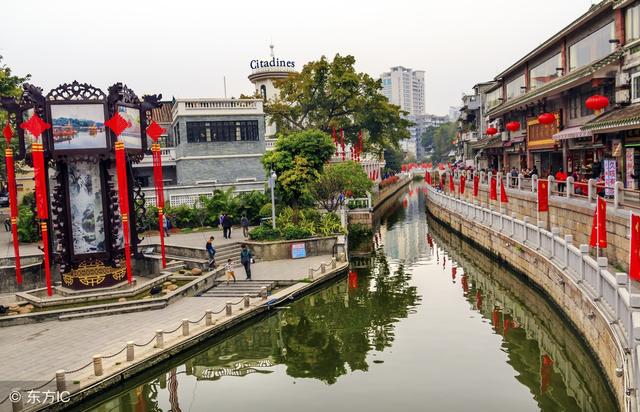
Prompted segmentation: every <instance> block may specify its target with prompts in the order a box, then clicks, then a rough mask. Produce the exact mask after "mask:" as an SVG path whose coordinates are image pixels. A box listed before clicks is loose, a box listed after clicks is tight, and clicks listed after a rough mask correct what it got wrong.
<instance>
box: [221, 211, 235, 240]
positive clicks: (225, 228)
mask: <svg viewBox="0 0 640 412" xmlns="http://www.w3.org/2000/svg"><path fill="white" fill-rule="evenodd" d="M231 226H233V221H232V220H231V216H229V215H228V214H227V213H225V214H224V215H223V216H222V233H223V235H224V238H225V239H231Z"/></svg>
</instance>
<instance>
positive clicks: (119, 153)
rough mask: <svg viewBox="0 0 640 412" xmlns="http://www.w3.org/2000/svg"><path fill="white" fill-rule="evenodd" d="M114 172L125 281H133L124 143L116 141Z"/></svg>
mask: <svg viewBox="0 0 640 412" xmlns="http://www.w3.org/2000/svg"><path fill="white" fill-rule="evenodd" d="M116 172H117V177H118V197H119V198H120V215H121V216H122V234H123V238H124V259H125V264H126V267H127V281H128V282H129V283H131V282H132V281H133V275H132V273H131V245H130V238H131V236H130V234H129V182H128V181H127V159H126V158H125V153H124V143H123V142H116Z"/></svg>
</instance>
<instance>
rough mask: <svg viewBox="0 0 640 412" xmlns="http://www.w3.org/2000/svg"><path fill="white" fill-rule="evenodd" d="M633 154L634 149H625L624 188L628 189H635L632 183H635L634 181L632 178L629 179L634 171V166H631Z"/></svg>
mask: <svg viewBox="0 0 640 412" xmlns="http://www.w3.org/2000/svg"><path fill="white" fill-rule="evenodd" d="M634 152H635V149H634V148H633V147H627V148H626V149H625V170H626V173H625V177H626V185H625V186H626V187H627V188H628V189H635V187H633V186H634V183H635V179H634V178H633V177H631V175H632V174H633V170H634V164H633V154H634Z"/></svg>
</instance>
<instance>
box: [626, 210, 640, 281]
mask: <svg viewBox="0 0 640 412" xmlns="http://www.w3.org/2000/svg"><path fill="white" fill-rule="evenodd" d="M629 277H630V278H631V279H633V280H640V215H635V214H633V212H632V213H631V244H630V246H629Z"/></svg>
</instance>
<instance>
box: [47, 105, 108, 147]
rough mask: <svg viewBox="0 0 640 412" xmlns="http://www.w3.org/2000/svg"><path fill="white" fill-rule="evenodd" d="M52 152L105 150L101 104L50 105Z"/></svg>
mask: <svg viewBox="0 0 640 412" xmlns="http://www.w3.org/2000/svg"><path fill="white" fill-rule="evenodd" d="M51 120H52V123H53V124H52V128H53V130H52V134H53V148H54V150H79V149H106V148H107V133H106V132H105V128H104V121H105V119H104V105H102V104H52V105H51Z"/></svg>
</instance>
